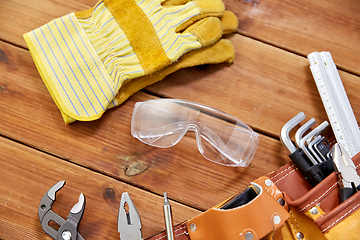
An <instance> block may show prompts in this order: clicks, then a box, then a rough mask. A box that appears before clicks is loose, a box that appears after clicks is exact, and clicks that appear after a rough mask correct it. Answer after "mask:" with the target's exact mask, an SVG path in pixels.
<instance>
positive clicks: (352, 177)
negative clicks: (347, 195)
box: [333, 143, 360, 188]
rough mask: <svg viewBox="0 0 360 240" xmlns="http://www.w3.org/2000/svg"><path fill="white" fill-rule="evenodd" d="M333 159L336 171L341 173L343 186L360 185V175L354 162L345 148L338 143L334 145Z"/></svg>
mask: <svg viewBox="0 0 360 240" xmlns="http://www.w3.org/2000/svg"><path fill="white" fill-rule="evenodd" d="M333 161H334V168H335V171H336V172H338V173H341V179H342V184H343V187H349V188H350V187H352V186H359V185H360V177H359V175H358V174H357V171H356V167H355V164H354V162H353V161H352V160H351V158H350V156H349V154H348V153H347V152H346V150H345V148H344V147H342V146H341V145H340V144H338V143H336V144H335V145H334V146H333ZM353 184H354V185H353Z"/></svg>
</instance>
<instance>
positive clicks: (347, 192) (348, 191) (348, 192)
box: [339, 188, 356, 203]
mask: <svg viewBox="0 0 360 240" xmlns="http://www.w3.org/2000/svg"><path fill="white" fill-rule="evenodd" d="M355 193H356V191H355V189H353V188H340V190H339V196H340V203H342V202H345V201H346V200H347V199H348V198H350V197H351V196H352V195H354V194H355Z"/></svg>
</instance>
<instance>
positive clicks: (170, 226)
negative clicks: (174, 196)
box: [163, 193, 174, 240]
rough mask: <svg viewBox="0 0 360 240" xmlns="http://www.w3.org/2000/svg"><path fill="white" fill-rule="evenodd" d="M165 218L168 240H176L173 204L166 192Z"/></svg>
mask: <svg viewBox="0 0 360 240" xmlns="http://www.w3.org/2000/svg"><path fill="white" fill-rule="evenodd" d="M163 208H164V218H165V228H166V236H167V240H174V224H173V218H172V213H171V205H170V202H169V200H168V198H167V193H164V207H163Z"/></svg>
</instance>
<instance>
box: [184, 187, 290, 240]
mask: <svg viewBox="0 0 360 240" xmlns="http://www.w3.org/2000/svg"><path fill="white" fill-rule="evenodd" d="M252 192H254V193H252ZM246 195H247V196H246ZM249 196H254V197H253V199H251V200H250V199H249ZM250 198H251V197H250ZM249 200H250V201H249ZM220 205H222V206H221V207H219V208H218V207H214V208H211V209H209V210H207V211H206V212H204V213H202V214H200V215H198V216H196V217H194V218H193V219H190V220H189V221H188V223H187V227H188V231H189V236H190V239H191V240H203V239H207V240H219V239H222V240H233V239H241V240H247V239H254V240H255V239H261V238H263V237H265V236H266V235H268V234H269V233H270V232H274V230H275V231H276V230H277V229H279V231H280V229H281V228H282V227H283V226H284V223H285V221H286V219H288V217H289V213H288V212H287V211H286V210H285V209H284V208H283V207H282V206H281V205H280V204H279V203H278V202H277V201H276V200H274V198H273V197H272V196H271V195H270V194H268V192H267V191H266V190H265V189H264V188H263V186H261V185H260V184H258V183H255V182H254V183H252V184H251V187H249V188H248V189H246V190H245V191H244V192H243V193H242V194H240V195H238V196H237V197H236V198H234V199H230V200H229V201H227V202H225V203H223V204H220Z"/></svg>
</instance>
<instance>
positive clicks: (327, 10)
mask: <svg viewBox="0 0 360 240" xmlns="http://www.w3.org/2000/svg"><path fill="white" fill-rule="evenodd" d="M224 2H225V3H226V6H227V8H228V9H231V10H232V11H233V12H235V14H236V15H237V17H238V19H239V32H240V33H242V34H245V35H247V36H251V37H253V38H256V39H259V40H261V41H264V42H267V43H270V44H272V45H275V46H277V47H280V48H284V49H287V50H290V51H292V52H296V53H299V54H301V55H303V56H306V55H308V54H309V53H311V52H314V51H330V52H331V54H332V56H333V58H334V61H335V63H336V64H337V65H338V67H340V68H342V69H345V70H346V71H350V72H353V73H356V74H357V75H360V66H359V64H358V63H359V61H360V48H359V46H360V45H359V42H360V2H359V1H358V0H349V1H346V2H344V1H340V0H328V1H311V0H304V1H292V0H282V1H278V0H250V1H249V0H242V1H238V0H224Z"/></svg>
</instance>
